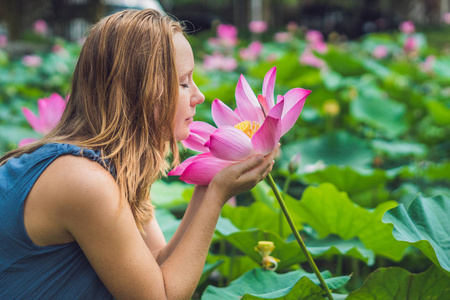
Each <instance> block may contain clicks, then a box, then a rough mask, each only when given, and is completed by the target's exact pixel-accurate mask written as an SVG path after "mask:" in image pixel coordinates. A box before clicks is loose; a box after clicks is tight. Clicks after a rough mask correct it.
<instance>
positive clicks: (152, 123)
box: [0, 9, 183, 232]
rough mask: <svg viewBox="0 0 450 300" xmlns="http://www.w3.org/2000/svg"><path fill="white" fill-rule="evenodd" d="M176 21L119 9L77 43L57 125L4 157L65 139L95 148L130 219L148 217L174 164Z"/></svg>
mask: <svg viewBox="0 0 450 300" xmlns="http://www.w3.org/2000/svg"><path fill="white" fill-rule="evenodd" d="M175 33H183V28H182V26H181V25H180V23H179V22H177V21H174V20H173V19H171V18H170V17H168V16H166V15H163V14H161V13H159V12H158V11H155V10H151V9H147V10H142V11H136V10H125V11H121V12H118V13H115V14H113V15H111V16H109V17H106V18H104V19H102V20H101V21H99V22H98V23H97V24H95V25H94V26H93V27H92V28H91V31H90V33H89V35H88V37H87V39H86V41H85V43H84V45H83V48H82V50H81V53H80V57H79V59H78V62H77V65H76V67H75V71H74V74H73V79H72V87H71V93H70V98H69V100H68V101H67V106H66V109H65V111H64V114H63V116H62V118H61V121H60V122H59V124H58V125H57V126H56V128H55V129H53V130H52V132H50V133H49V134H48V135H46V136H45V137H44V138H42V139H41V140H39V141H37V142H35V143H33V144H30V145H28V146H25V147H22V148H19V149H16V150H13V151H11V152H9V153H8V154H7V155H5V156H4V157H3V158H2V159H1V160H0V164H1V163H4V162H5V161H6V160H7V159H8V158H10V157H17V156H20V155H21V154H24V153H29V152H32V151H34V150H36V149H37V148H39V147H41V146H42V145H44V144H47V143H64V142H67V141H70V142H71V143H73V144H76V145H78V146H80V147H82V148H89V149H94V150H100V151H101V154H102V157H103V158H104V159H109V160H110V162H111V163H112V165H113V167H114V169H115V178H116V182H117V184H118V186H119V190H120V194H121V195H120V196H121V201H122V204H123V201H128V203H129V205H130V207H131V210H132V212H133V215H134V219H135V221H136V225H137V227H138V228H139V230H140V231H141V232H143V225H144V224H145V223H147V222H148V221H149V220H150V219H151V218H152V217H153V205H152V204H151V201H150V193H149V187H150V186H151V184H152V183H153V182H154V181H155V180H156V179H157V178H158V177H159V176H161V174H165V171H166V170H167V167H168V164H167V162H166V160H165V158H166V155H167V153H168V151H169V148H170V150H171V152H172V153H173V156H174V158H173V165H176V164H177V163H178V161H179V157H178V148H177V142H176V139H175V136H174V115H175V110H176V104H177V99H178V84H179V83H178V75H177V72H176V68H175V58H174V47H173V35H174V34H175Z"/></svg>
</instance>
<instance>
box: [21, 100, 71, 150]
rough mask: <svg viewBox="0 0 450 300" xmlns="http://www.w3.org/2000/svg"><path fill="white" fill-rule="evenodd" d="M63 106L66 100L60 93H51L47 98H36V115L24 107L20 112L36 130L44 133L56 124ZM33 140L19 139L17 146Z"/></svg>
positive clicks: (64, 106)
mask: <svg viewBox="0 0 450 300" xmlns="http://www.w3.org/2000/svg"><path fill="white" fill-rule="evenodd" d="M65 108H66V101H65V100H64V99H63V98H62V97H61V96H60V95H58V94H56V93H53V94H51V95H50V97H48V98H44V99H39V100H38V111H39V114H38V116H36V115H35V114H34V113H33V112H32V111H31V110H30V109H28V108H26V107H24V108H22V112H23V114H24V115H25V118H26V119H27V121H28V123H30V125H31V127H32V128H33V129H34V130H35V131H36V132H38V133H40V134H42V135H46V134H47V133H49V132H50V131H51V130H52V129H53V128H55V126H56V125H57V124H58V122H59V120H60V119H61V117H62V114H63V112H64V109H65ZM35 140H36V139H29V138H27V139H23V140H21V141H20V143H19V147H21V146H24V145H26V144H29V143H31V142H34V141H35Z"/></svg>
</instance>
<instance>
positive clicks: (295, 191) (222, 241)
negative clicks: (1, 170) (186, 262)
mask: <svg viewBox="0 0 450 300" xmlns="http://www.w3.org/2000/svg"><path fill="white" fill-rule="evenodd" d="M447 33H448V30H447V31H445V35H443V37H442V38H441V40H442V44H445V43H444V42H445V41H447V40H448V37H447V35H448V34H447ZM212 34H213V33H212V32H207V33H205V36H206V37H210V36H211V35H212ZM289 34H290V38H289V40H287V41H285V42H276V41H272V39H271V37H269V36H268V35H265V36H264V35H263V36H262V39H263V40H262V41H264V43H263V50H262V52H261V54H260V55H259V56H258V57H257V58H255V59H254V60H245V59H244V58H242V57H241V56H240V55H239V52H240V49H241V48H243V47H246V46H248V44H249V43H250V41H246V40H240V41H239V42H238V46H236V47H228V48H227V47H225V48H220V47H219V48H217V47H215V46H213V45H210V44H209V43H208V42H205V41H206V39H203V38H202V36H201V35H199V36H195V35H194V36H192V37H190V41H191V43H192V45H193V47H194V49H193V50H194V53H195V54H196V55H195V57H196V59H198V60H199V61H197V66H196V70H195V72H194V75H193V76H194V80H195V82H196V84H197V85H198V86H199V88H200V90H201V91H202V92H203V93H204V94H205V97H206V101H205V103H204V104H203V105H199V106H197V114H196V119H197V120H202V121H206V122H210V123H212V117H211V112H210V104H211V102H212V101H213V100H214V99H216V98H218V99H220V100H222V101H224V102H225V103H226V104H228V105H229V106H230V107H231V108H233V109H234V108H235V86H236V83H237V81H238V79H239V76H240V74H244V75H245V78H246V79H247V81H248V82H249V84H250V85H251V86H252V88H253V90H254V91H255V93H256V94H261V93H262V90H261V87H262V83H263V78H264V74H265V73H266V72H267V71H268V70H269V69H270V68H271V67H273V66H277V79H276V86H275V95H284V94H285V93H286V92H287V91H288V90H290V89H292V88H295V87H301V88H305V89H310V90H312V93H311V95H310V96H309V97H308V99H307V101H306V103H305V107H304V109H303V112H302V114H301V116H300V118H299V120H298V122H297V124H296V125H295V126H294V127H293V128H292V129H291V130H290V132H289V133H288V134H286V135H285V136H284V137H283V139H282V141H281V143H282V148H281V150H282V151H281V152H282V153H281V157H279V158H277V159H276V161H277V162H276V164H275V165H274V171H273V172H272V174H273V175H274V177H275V180H276V182H277V183H278V184H279V185H280V186H282V187H283V188H282V193H283V195H284V199H285V201H286V204H287V206H288V208H289V210H290V214H291V215H292V218H293V219H294V223H295V225H296V226H297V229H298V230H300V233H301V235H302V236H303V238H304V240H305V243H306V247H307V249H308V251H309V252H310V253H311V255H312V257H313V258H314V259H315V260H316V261H317V262H318V263H319V264H318V265H319V268H320V269H324V270H327V269H328V270H333V271H334V273H335V274H337V275H340V274H350V273H353V274H354V275H353V278H352V281H350V283H349V284H347V285H346V286H345V287H342V285H343V284H345V282H347V280H348V277H334V278H332V277H331V274H330V273H329V272H325V277H326V281H327V283H328V284H331V285H332V286H333V288H339V289H338V291H336V292H339V293H341V294H334V296H335V299H338V298H339V299H343V298H344V297H345V296H346V294H348V293H349V292H351V293H350V295H349V298H348V299H406V298H407V297H410V298H411V299H425V297H426V296H430V297H434V298H435V299H445V297H446V296H447V295H448V292H449V283H448V279H446V275H445V274H448V272H447V271H449V268H450V262H449V255H448V253H449V252H450V249H449V248H448V243H446V241H448V240H449V236H448V228H450V226H449V224H448V215H449V211H448V209H449V208H448V202H449V199H450V188H449V187H450V161H449V157H448V153H450V144H449V142H448V136H450V100H449V99H450V97H449V96H450V89H449V85H450V56H449V55H448V53H449V52H448V50H444V49H441V48H444V47H440V48H433V46H432V43H428V42H427V38H428V36H432V37H433V38H434V39H437V37H436V35H437V34H438V33H437V32H427V33H426V35H425V34H422V33H415V34H414V35H413V36H414V38H416V39H417V42H418V48H417V49H416V51H413V52H410V53H406V52H405V50H404V48H403V45H404V41H405V40H406V38H407V36H406V35H405V34H402V33H390V34H388V33H375V34H369V35H366V36H364V37H362V38H361V39H360V40H357V41H351V42H343V41H342V39H341V40H340V42H330V43H328V44H327V49H326V50H325V51H317V50H316V49H313V50H312V53H313V54H314V55H315V56H316V58H318V59H321V60H322V62H323V64H324V66H323V67H317V66H312V65H309V64H305V63H304V62H300V58H301V56H302V55H303V54H304V51H305V50H307V49H310V48H311V47H312V46H311V43H310V42H308V41H307V40H306V39H305V38H304V36H303V33H301V32H300V30H297V31H292V32H290V33H289ZM338 40H339V39H338ZM35 42H36V53H34V54H35V55H37V56H38V57H40V59H41V60H42V63H41V64H40V65H38V66H34V67H33V66H26V65H25V64H24V62H23V61H22V58H21V57H14V56H13V55H14V54H13V55H8V52H7V51H4V50H3V49H0V106H1V109H0V153H1V154H3V153H5V152H7V151H8V150H11V149H14V148H15V147H16V146H17V143H18V142H19V141H20V140H22V139H23V138H27V137H29V138H39V137H40V135H39V134H38V133H35V132H34V131H33V130H32V129H31V127H30V125H29V124H28V123H27V121H26V120H25V117H24V115H23V113H22V108H23V107H28V108H30V109H31V110H32V111H33V112H37V100H38V99H40V98H44V97H48V96H49V95H50V94H51V93H54V92H56V93H59V94H60V95H63V96H64V95H65V94H67V93H68V92H69V90H68V89H69V86H70V77H71V73H72V70H73V68H74V65H75V62H76V60H77V57H78V54H79V51H80V46H79V45H78V44H73V43H69V42H67V41H64V40H62V39H58V38H49V39H46V40H45V41H43V40H35ZM380 45H382V46H384V47H386V49H387V56H386V57H383V58H376V57H375V56H374V55H373V51H374V49H375V48H376V47H378V46H380ZM52 47H53V51H50V49H51V48H52ZM213 51H219V52H220V51H222V52H221V53H222V54H223V55H225V56H227V57H230V58H234V59H236V60H237V62H238V67H237V68H236V69H235V70H234V71H230V72H228V71H223V70H212V71H211V70H208V68H205V66H204V65H203V64H202V63H201V61H200V60H201V59H202V58H204V55H206V54H208V53H209V54H210V53H212V52H213ZM322 52H323V53H322ZM430 54H432V55H434V58H435V61H434V63H432V64H431V65H428V66H427V65H426V62H427V60H428V59H429V58H430V56H429V55H430ZM427 58H428V59H427ZM330 103H331V104H332V107H331V109H330V107H329V104H330ZM327 105H328V106H327ZM333 105H334V106H333ZM297 153H300V154H301V163H300V166H299V168H297V169H296V170H294V172H291V171H292V170H289V168H288V166H289V163H290V161H291V159H292V157H294V156H295V155H296V154H297ZM169 181H171V182H170V183H168V182H169ZM172 181H173V180H164V181H157V182H155V183H154V184H153V185H152V187H151V199H152V202H153V203H154V204H155V205H156V207H157V209H156V214H155V215H156V218H157V220H158V223H159V224H160V227H161V229H162V231H163V234H164V236H165V238H166V240H169V239H170V238H171V237H172V236H173V234H174V233H175V231H176V229H177V227H178V226H179V224H180V218H181V217H182V215H183V212H184V210H185V208H186V207H187V205H188V202H189V199H190V198H191V196H192V193H193V187H191V186H188V185H186V184H182V183H179V182H172ZM310 185H311V186H310ZM280 190H281V189H280ZM419 193H421V196H417V195H418V194H419ZM436 195H441V196H436ZM297 199H300V200H297ZM237 203H238V204H239V205H238V206H237V207H232V206H229V205H227V206H225V207H224V209H223V212H222V217H221V218H220V220H219V223H218V225H217V233H216V235H215V236H214V237H213V245H212V247H211V249H210V254H209V255H208V258H207V262H208V264H207V265H205V268H204V272H203V275H202V278H201V281H200V283H201V284H200V287H199V294H201V292H202V291H203V289H204V288H205V286H206V285H209V287H208V288H207V289H206V291H205V292H204V294H203V297H202V298H204V299H224V298H227V297H230V298H232V297H235V298H236V297H243V299H323V297H322V291H321V289H320V287H319V286H318V285H317V284H318V282H317V281H315V280H316V279H315V276H314V275H312V274H307V273H305V272H304V271H303V270H302V269H301V268H302V266H303V267H305V265H306V264H305V257H304V255H303V254H301V252H300V251H299V248H298V245H297V244H296V242H295V241H294V239H293V236H292V234H291V230H290V228H289V226H288V224H287V223H286V221H285V219H284V217H283V216H282V214H281V210H280V207H279V205H278V203H277V201H276V199H275V197H274V194H273V192H272V190H271V189H270V187H269V186H268V185H267V184H266V183H265V182H261V183H260V184H258V186H257V187H255V188H254V189H253V190H252V191H251V193H246V194H243V195H240V196H238V197H237ZM383 215H384V217H383ZM382 220H383V221H382ZM383 222H384V223H383ZM386 223H387V224H386ZM261 240H269V241H272V242H273V243H274V245H275V249H274V250H273V251H272V253H271V255H272V256H273V257H276V258H278V259H280V260H281V261H280V262H279V265H278V269H277V272H279V273H280V274H278V273H275V272H269V271H264V270H262V269H260V262H261V256H260V254H259V253H258V252H256V251H255V249H254V248H255V246H256V245H257V243H258V242H259V241H261ZM406 247H408V248H406ZM417 249H419V250H420V251H418V250H417ZM392 261H395V264H396V265H398V266H401V267H402V268H403V269H402V268H387V269H378V270H377V271H375V272H374V273H373V274H372V275H369V276H368V277H367V275H368V274H369V273H370V272H371V271H373V270H375V269H377V268H379V267H380V266H386V265H390V264H392ZM433 265H436V266H438V267H432V268H430V269H429V270H428V271H426V272H424V273H421V274H411V273H410V271H422V270H425V269H426V268H427V267H429V266H433ZM361 266H362V267H361ZM297 269H299V270H297ZM292 270H296V271H292ZM445 270H447V271H445ZM284 272H288V273H284ZM282 273H284V274H282ZM365 278H367V280H366V282H365V283H364V285H363V286H362V287H361V288H360V289H359V290H356V291H353V292H352V290H354V289H356V288H358V284H360V283H361V282H362V281H363V280H364V279H365ZM233 280H234V281H233ZM311 280H312V281H311ZM231 281H233V282H232V283H231V284H230V286H229V287H227V288H224V287H223V286H226V285H227V284H228V283H230V282H231ZM333 282H337V284H335V285H333ZM213 284H216V285H219V286H221V288H216V287H213V286H212V285H213ZM406 295H409V296H406ZM414 297H415V298H414Z"/></svg>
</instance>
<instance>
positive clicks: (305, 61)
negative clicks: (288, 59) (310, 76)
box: [299, 47, 325, 69]
mask: <svg viewBox="0 0 450 300" xmlns="http://www.w3.org/2000/svg"><path fill="white" fill-rule="evenodd" d="M299 62H300V64H302V65H307V66H311V67H314V68H318V69H320V68H323V67H325V62H324V61H323V60H322V59H320V58H318V57H317V56H315V55H314V53H313V52H312V49H311V48H310V47H306V48H305V51H303V53H302V55H301V56H300V59H299Z"/></svg>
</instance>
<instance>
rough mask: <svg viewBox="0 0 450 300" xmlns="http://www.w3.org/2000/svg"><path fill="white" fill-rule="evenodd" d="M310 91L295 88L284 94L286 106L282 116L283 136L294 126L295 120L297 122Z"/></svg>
mask: <svg viewBox="0 0 450 300" xmlns="http://www.w3.org/2000/svg"><path fill="white" fill-rule="evenodd" d="M310 93H311V91H309V90H305V89H301V88H295V89H292V90H290V91H288V92H287V93H286V94H285V95H284V101H283V102H284V108H283V115H282V116H281V124H282V130H281V135H282V136H283V135H284V134H285V133H286V132H288V131H289V130H290V129H291V128H292V126H294V124H295V122H297V119H298V117H299V116H300V113H301V112H302V109H303V105H304V104H305V100H306V97H308V95H309V94H310Z"/></svg>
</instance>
